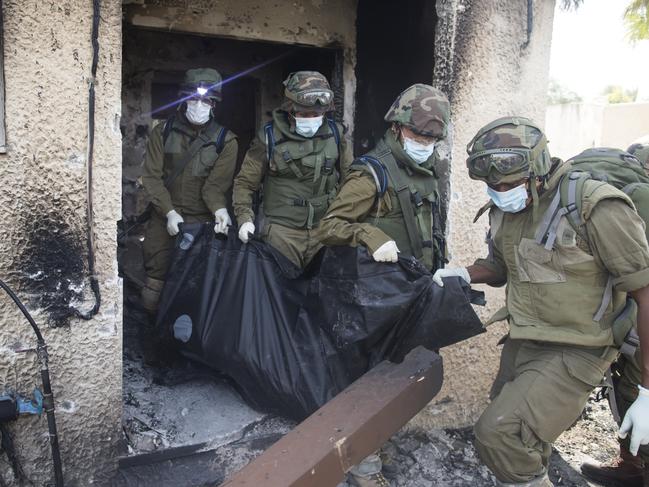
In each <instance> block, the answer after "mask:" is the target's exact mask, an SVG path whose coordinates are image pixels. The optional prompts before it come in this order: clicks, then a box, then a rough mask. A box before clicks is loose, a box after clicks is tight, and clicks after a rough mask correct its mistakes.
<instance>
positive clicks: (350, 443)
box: [222, 347, 443, 487]
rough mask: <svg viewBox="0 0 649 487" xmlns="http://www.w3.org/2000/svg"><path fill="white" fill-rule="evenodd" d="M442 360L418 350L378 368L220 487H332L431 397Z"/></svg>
mask: <svg viewBox="0 0 649 487" xmlns="http://www.w3.org/2000/svg"><path fill="white" fill-rule="evenodd" d="M442 377H443V368H442V358H441V357H440V356H439V355H437V354H436V353H434V352H431V351H429V350H426V349H424V348H422V347H418V348H416V349H415V350H413V351H412V352H410V353H409V354H408V355H407V356H406V358H405V359H404V361H403V362H402V363H400V364H393V363H391V362H381V363H380V364H379V365H377V366H376V367H374V368H373V369H372V370H370V371H369V372H368V373H367V374H365V375H363V376H362V377H361V378H360V379H358V380H357V381H356V382H354V383H353V384H352V385H350V386H349V387H348V388H347V389H345V390H344V391H343V392H341V393H340V394H338V395H337V396H336V397H335V398H333V399H332V400H331V401H329V402H328V403H327V404H325V405H324V406H323V407H321V408H320V409H319V410H318V411H316V412H315V413H313V414H312V415H311V416H309V417H308V418H307V419H306V420H304V421H303V422H302V423H301V424H299V425H298V426H297V427H296V428H295V429H293V430H292V431H290V432H289V433H288V434H287V435H286V436H284V437H283V438H282V439H281V440H279V441H278V442H277V443H275V444H274V445H273V446H271V447H270V448H269V449H268V450H266V451H265V452H264V453H263V454H262V455H261V456H259V457H258V458H257V459H255V460H254V461H253V462H251V463H250V464H248V466H246V467H245V468H243V469H241V470H240V471H239V472H237V473H236V474H235V475H234V476H232V477H231V478H230V479H229V480H227V481H226V482H225V483H223V484H222V487H235V486H236V487H241V486H246V487H253V486H254V487H259V486H262V485H263V486H264V487H329V486H331V487H335V486H336V485H337V484H338V483H339V482H341V481H342V480H343V479H344V477H345V472H347V471H348V470H349V469H350V468H351V467H352V466H353V465H355V464H357V463H358V462H360V461H361V460H362V459H363V458H365V457H366V456H367V455H370V454H371V453H373V452H375V451H376V450H377V449H378V448H379V447H380V446H381V445H382V444H383V443H384V442H385V441H387V440H388V439H389V438H390V437H391V436H392V435H393V434H394V433H396V432H397V431H398V430H399V429H400V428H401V427H402V426H403V425H405V424H406V423H407V422H408V421H409V420H410V419H411V418H412V417H413V416H414V415H415V414H417V412H419V411H420V410H421V409H423V408H424V406H426V404H428V403H429V402H430V400H431V399H432V398H433V397H435V395H436V394H437V393H438V392H439V390H440V389H441V387H442Z"/></svg>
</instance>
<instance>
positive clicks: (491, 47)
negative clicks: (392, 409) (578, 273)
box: [415, 0, 555, 426]
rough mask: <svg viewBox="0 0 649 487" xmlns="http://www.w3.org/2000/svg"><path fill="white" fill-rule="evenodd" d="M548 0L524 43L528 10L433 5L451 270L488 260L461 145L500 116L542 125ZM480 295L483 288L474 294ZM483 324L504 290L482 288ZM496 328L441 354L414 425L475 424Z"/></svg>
mask: <svg viewBox="0 0 649 487" xmlns="http://www.w3.org/2000/svg"><path fill="white" fill-rule="evenodd" d="M554 5H555V2H554V0H535V1H534V22H533V29H532V33H531V38H530V42H529V45H527V46H526V47H524V44H525V42H526V40H527V8H526V2H509V1H507V0H485V1H477V0H472V1H467V0H438V2H437V9H438V14H439V16H440V21H439V24H438V32H437V40H436V43H435V45H436V66H435V76H434V84H435V85H437V86H439V87H441V88H442V89H444V90H445V91H446V92H447V93H448V95H449V97H450V100H451V111H452V114H451V118H452V122H453V135H452V137H453V140H452V167H451V210H450V252H451V254H452V261H451V263H450V266H451V267H452V266H460V265H468V264H471V263H472V262H473V261H474V259H475V258H476V257H478V256H484V255H486V252H487V249H486V245H485V243H484V237H485V232H486V229H487V227H488V219H487V217H486V216H485V217H483V218H482V219H481V220H480V221H479V222H478V223H476V224H474V223H473V217H474V216H475V214H476V212H477V210H478V209H479V208H480V207H481V206H482V205H484V204H485V203H486V202H487V201H488V199H487V196H486V193H485V187H484V185H483V184H482V183H478V182H476V181H472V180H470V179H469V177H468V174H467V171H466V165H465V160H466V144H467V143H468V142H469V140H471V138H472V137H473V135H475V133H476V132H477V131H478V129H480V128H481V127H482V126H483V125H485V124H486V123H488V122H490V121H491V120H493V119H496V118H498V117H502V116H505V115H514V114H516V115H523V116H527V117H530V118H532V119H534V120H536V121H537V122H538V123H540V124H542V123H543V117H544V113H545V103H546V102H545V100H546V90H547V82H548V68H549V61H550V40H551V37H552V21H553V16H554ZM477 287H478V288H480V287H481V286H477ZM484 289H485V291H486V292H487V300H488V305H487V307H486V308H485V309H483V310H481V311H480V312H481V315H482V316H483V317H487V316H489V315H491V314H492V313H493V312H494V311H496V310H497V309H498V308H499V307H500V306H502V305H503V304H504V292H503V290H502V289H493V288H488V287H486V286H485V287H484ZM505 333H506V327H505V326H504V325H502V324H500V325H493V326H492V327H491V328H490V329H489V331H488V332H487V333H486V334H483V335H481V336H478V337H475V338H473V339H470V340H467V341H466V342H463V343H461V344H458V345H456V346H454V347H450V348H447V349H444V350H442V355H443V358H444V368H445V371H446V372H445V378H444V387H443V389H442V391H441V392H440V394H439V395H438V396H437V398H436V399H435V400H433V402H432V403H431V404H430V406H429V407H428V408H427V409H425V410H424V411H423V412H422V413H421V414H420V415H419V416H418V417H417V418H416V419H415V422H416V423H419V424H423V425H434V426H449V425H453V426H462V425H470V424H472V423H473V422H474V420H475V419H476V418H477V416H478V415H479V414H480V412H481V411H482V410H483V409H484V407H485V406H486V404H487V398H488V391H489V387H490V386H491V382H492V380H493V378H494V376H495V373H496V370H497V366H498V357H499V353H500V348H499V347H496V342H497V341H498V339H499V338H500V337H501V336H503V335H504V334H505Z"/></svg>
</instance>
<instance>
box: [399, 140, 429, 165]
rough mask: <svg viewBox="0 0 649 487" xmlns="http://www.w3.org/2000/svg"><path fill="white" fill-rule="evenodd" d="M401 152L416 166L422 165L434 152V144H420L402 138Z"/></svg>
mask: <svg viewBox="0 0 649 487" xmlns="http://www.w3.org/2000/svg"><path fill="white" fill-rule="evenodd" d="M403 150H405V151H406V154H408V155H409V156H410V157H411V158H412V160H413V161H415V162H416V163H417V164H423V163H424V162H426V161H427V160H428V158H429V157H430V156H432V155H433V152H435V142H433V143H432V144H426V145H424V144H420V143H419V142H417V141H416V140H413V139H409V138H408V137H405V136H404V137H403Z"/></svg>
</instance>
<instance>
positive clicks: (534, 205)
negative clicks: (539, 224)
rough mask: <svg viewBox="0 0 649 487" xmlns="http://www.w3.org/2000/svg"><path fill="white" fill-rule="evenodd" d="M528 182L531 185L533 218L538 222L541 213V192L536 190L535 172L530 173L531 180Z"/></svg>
mask: <svg viewBox="0 0 649 487" xmlns="http://www.w3.org/2000/svg"><path fill="white" fill-rule="evenodd" d="M528 181H529V185H530V193H532V212H533V215H532V218H533V219H534V221H536V219H537V217H538V213H539V192H538V190H537V188H536V176H535V175H534V173H533V172H530V178H529V179H528Z"/></svg>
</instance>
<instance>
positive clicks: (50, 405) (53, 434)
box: [0, 280, 63, 487]
mask: <svg viewBox="0 0 649 487" xmlns="http://www.w3.org/2000/svg"><path fill="white" fill-rule="evenodd" d="M0 287H1V288H2V289H4V290H5V292H6V293H7V294H8V295H9V297H10V298H11V299H12V300H13V302H14V303H16V306H18V309H20V311H21V312H22V314H23V315H24V316H25V318H26V319H27V321H28V322H29V324H30V325H31V327H32V329H33V330H34V334H35V335H36V340H37V342H38V343H37V346H36V354H37V355H38V361H39V363H40V366H41V381H42V383H43V409H44V410H45V414H46V416H47V427H48V430H49V433H50V447H51V449H52V465H53V467H54V481H55V485H56V487H63V464H62V463H61V450H60V448H59V436H58V433H57V431H56V418H55V416H54V395H53V394H52V384H51V383H50V370H49V365H48V362H49V357H48V355H47V345H46V344H45V340H44V339H43V335H42V334H41V331H40V330H39V329H38V325H37V324H36V322H35V321H34V318H32V315H30V314H29V311H27V308H25V305H24V304H23V303H22V302H21V301H20V299H18V296H16V294H15V293H14V292H13V291H12V290H11V288H10V287H9V286H7V285H6V284H5V283H4V281H2V280H0ZM3 437H4V431H3Z"/></svg>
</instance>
